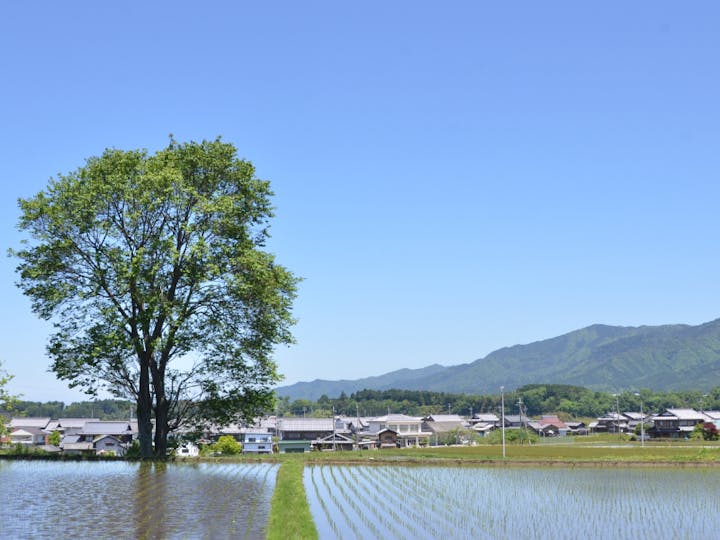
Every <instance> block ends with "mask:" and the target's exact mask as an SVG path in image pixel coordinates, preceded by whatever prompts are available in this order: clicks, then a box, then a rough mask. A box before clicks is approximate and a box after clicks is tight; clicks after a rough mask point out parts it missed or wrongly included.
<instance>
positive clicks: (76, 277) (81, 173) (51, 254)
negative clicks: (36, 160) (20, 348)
mask: <svg viewBox="0 0 720 540" xmlns="http://www.w3.org/2000/svg"><path fill="white" fill-rule="evenodd" d="M271 196H272V192H271V191H270V185H269V183H268V182H267V181H264V180H260V179H258V178H256V176H255V169H254V167H253V166H252V164H251V163H250V162H248V161H245V160H243V159H240V158H238V157H237V151H236V149H235V147H234V146H233V145H232V144H228V143H225V142H223V141H221V140H220V139H219V138H218V139H216V140H214V141H203V142H201V143H196V142H189V143H182V144H179V143H177V142H175V141H174V140H172V139H171V141H170V144H169V146H168V147H167V148H165V149H163V150H161V151H159V152H157V153H155V154H152V155H150V154H148V152H147V151H144V150H131V151H123V150H115V149H109V150H106V151H105V152H104V153H103V154H102V155H101V156H99V157H92V158H90V159H88V160H87V161H86V163H85V165H84V166H82V167H80V168H79V169H78V170H76V171H75V172H72V173H70V174H67V175H59V176H58V177H57V178H53V179H51V180H50V182H49V184H48V186H47V189H46V190H44V191H41V192H40V193H38V194H37V195H35V196H34V197H32V198H28V199H21V200H20V201H19V205H20V209H21V217H20V220H19V228H20V229H21V230H22V231H25V232H26V233H28V240H27V241H26V243H25V245H24V247H23V249H21V250H18V251H16V252H15V255H16V256H17V257H19V259H20V260H21V263H20V264H19V266H18V268H17V270H18V272H19V274H20V278H21V279H20V281H19V283H18V285H19V287H20V288H21V289H22V291H23V292H24V293H25V294H26V295H27V296H29V297H30V299H31V300H32V308H33V311H34V312H35V313H37V314H38V315H39V316H40V317H42V318H44V319H48V320H51V321H53V323H54V328H55V331H54V333H53V334H52V336H51V338H50V343H49V345H48V352H49V354H50V357H51V360H52V370H53V371H54V372H55V373H56V374H57V376H58V377H59V378H60V379H63V380H66V381H68V383H69V386H70V387H78V388H81V389H83V390H84V391H85V392H87V393H88V394H96V393H97V392H98V390H100V389H105V390H106V391H109V392H111V393H112V394H114V395H116V396H118V397H129V398H131V399H134V400H135V402H136V403H137V420H138V427H139V439H140V451H141V455H142V457H143V458H149V457H160V458H162V457H165V455H166V453H167V437H168V434H169V433H170V432H171V431H172V430H174V429H177V428H178V427H179V426H180V425H183V424H191V423H195V422H203V421H205V422H208V421H211V422H217V423H221V424H222V423H227V422H229V421H231V420H237V419H249V418H252V417H253V416H255V415H257V414H258V413H260V412H261V411H262V410H264V409H267V408H269V407H271V406H272V403H273V392H272V386H273V384H274V383H275V382H277V381H278V380H279V378H280V377H279V375H278V373H277V370H276V365H275V362H274V361H273V359H272V353H273V351H274V349H275V347H276V346H278V345H280V344H288V343H290V342H291V341H292V336H291V333H290V327H291V325H292V323H293V320H292V317H291V307H292V301H293V299H294V297H295V290H296V284H297V279H296V278H295V277H294V276H293V275H292V274H291V273H290V272H289V271H288V270H287V269H285V268H284V267H282V266H280V265H278V264H276V262H275V260H274V257H273V256H272V255H271V254H270V253H268V252H266V251H264V250H263V247H264V245H265V241H266V239H267V238H268V229H267V227H268V221H269V219H270V218H271V217H272V207H271V203H270V197H271ZM153 422H154V439H153Z"/></svg>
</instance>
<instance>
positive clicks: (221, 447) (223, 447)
mask: <svg viewBox="0 0 720 540" xmlns="http://www.w3.org/2000/svg"><path fill="white" fill-rule="evenodd" d="M213 450H214V451H215V452H219V453H221V454H222V455H224V456H234V455H235V454H239V453H240V452H241V451H242V445H241V444H240V443H239V442H237V441H236V440H235V437H233V436H232V435H222V436H221V437H220V438H219V439H218V441H217V442H216V443H215V444H214V445H213Z"/></svg>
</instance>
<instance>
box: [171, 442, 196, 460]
mask: <svg viewBox="0 0 720 540" xmlns="http://www.w3.org/2000/svg"><path fill="white" fill-rule="evenodd" d="M175 455H176V456H177V457H198V456H199V455H200V448H199V447H198V445H197V444H195V443H193V442H190V441H188V442H184V443H182V444H181V445H180V446H178V447H177V450H175Z"/></svg>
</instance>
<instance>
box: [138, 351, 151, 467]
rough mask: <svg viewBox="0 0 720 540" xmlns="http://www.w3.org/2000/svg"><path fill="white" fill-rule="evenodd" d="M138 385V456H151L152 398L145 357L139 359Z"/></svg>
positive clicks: (144, 457)
mask: <svg viewBox="0 0 720 540" xmlns="http://www.w3.org/2000/svg"><path fill="white" fill-rule="evenodd" d="M139 384H140V387H139V391H138V397H137V420H138V431H139V433H138V436H139V439H140V457H141V458H142V459H151V458H152V457H153V433H152V399H151V398H150V366H149V362H148V361H147V358H141V359H140V381H139Z"/></svg>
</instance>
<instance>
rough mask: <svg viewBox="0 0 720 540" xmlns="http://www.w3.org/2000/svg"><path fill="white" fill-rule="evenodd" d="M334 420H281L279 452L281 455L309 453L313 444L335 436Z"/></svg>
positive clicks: (278, 423) (278, 430) (279, 420)
mask: <svg viewBox="0 0 720 540" xmlns="http://www.w3.org/2000/svg"><path fill="white" fill-rule="evenodd" d="M334 430H335V421H334V419H333V418H279V419H278V422H277V432H278V443H277V444H278V450H279V452H280V453H281V454H285V453H290V452H309V451H310V450H312V446H313V442H315V441H317V440H319V439H324V438H326V437H328V436H331V435H332V434H333V431H334Z"/></svg>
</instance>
